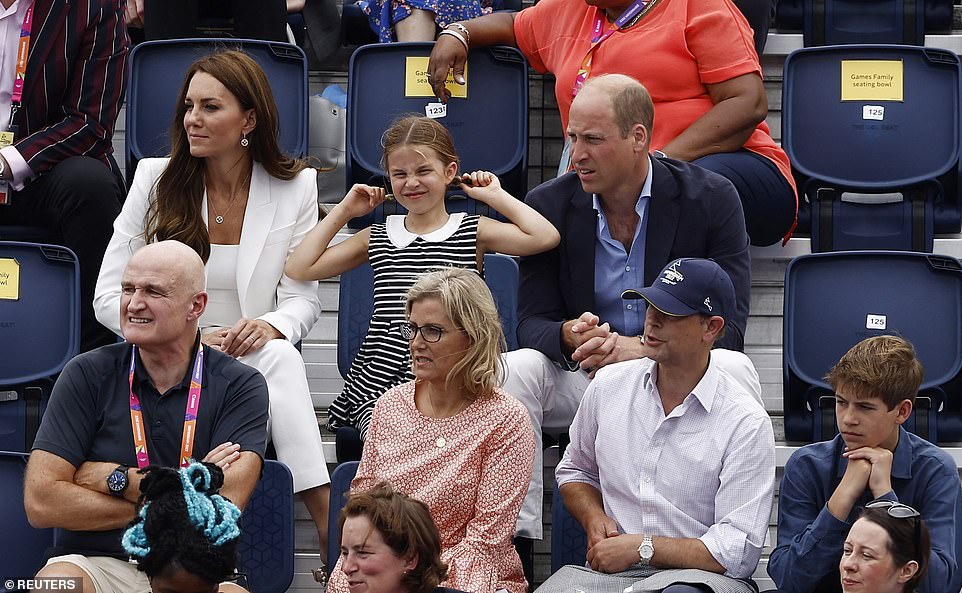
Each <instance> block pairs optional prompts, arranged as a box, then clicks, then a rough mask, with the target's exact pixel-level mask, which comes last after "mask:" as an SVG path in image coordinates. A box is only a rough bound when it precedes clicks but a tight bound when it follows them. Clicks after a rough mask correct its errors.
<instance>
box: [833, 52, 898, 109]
mask: <svg viewBox="0 0 962 593" xmlns="http://www.w3.org/2000/svg"><path fill="white" fill-rule="evenodd" d="M904 86H905V78H904V77H903V76H902V60H842V101H902V100H903V99H902V92H903V87H904Z"/></svg>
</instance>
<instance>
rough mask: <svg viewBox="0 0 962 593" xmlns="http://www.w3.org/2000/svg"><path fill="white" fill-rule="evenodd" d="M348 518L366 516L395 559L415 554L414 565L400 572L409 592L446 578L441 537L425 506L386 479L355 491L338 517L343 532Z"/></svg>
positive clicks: (425, 590) (423, 591)
mask: <svg viewBox="0 0 962 593" xmlns="http://www.w3.org/2000/svg"><path fill="white" fill-rule="evenodd" d="M348 517H367V520H368V521H370V522H371V525H372V526H373V527H374V529H376V530H377V532H378V533H380V534H381V539H383V540H384V543H385V544H387V546H388V547H389V548H391V550H392V551H393V552H394V554H395V555H396V556H397V557H399V558H410V557H413V556H415V555H416V556H417V559H418V562H417V566H415V567H414V568H413V569H411V570H410V571H409V572H408V573H406V574H405V575H404V578H403V579H402V584H403V585H404V586H405V587H406V588H407V590H408V592H409V593H430V592H431V591H433V590H434V589H435V587H437V586H439V585H440V584H441V582H442V581H444V580H445V579H447V578H448V566H447V564H445V563H444V562H442V561H441V536H440V535H439V534H438V526H437V524H435V522H434V519H433V518H432V517H431V511H429V510H428V505H426V504H424V503H423V502H421V501H420V500H417V499H416V498H411V497H410V496H407V495H406V494H401V493H400V492H397V491H395V490H394V488H393V487H392V486H391V485H390V484H388V483H387V482H380V483H379V484H377V485H376V486H375V487H374V488H373V489H372V490H369V491H367V492H355V493H353V494H351V497H350V498H349V499H348V500H347V504H346V505H345V506H344V510H342V511H341V515H340V517H339V518H338V525H339V527H340V529H341V531H342V532H343V530H344V521H345V520H346V519H347V518H348Z"/></svg>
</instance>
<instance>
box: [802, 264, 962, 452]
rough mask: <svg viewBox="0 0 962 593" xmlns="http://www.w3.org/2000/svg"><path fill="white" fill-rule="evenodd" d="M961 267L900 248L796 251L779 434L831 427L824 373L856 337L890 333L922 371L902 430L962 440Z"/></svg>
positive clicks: (827, 434)
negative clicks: (907, 345)
mask: <svg viewBox="0 0 962 593" xmlns="http://www.w3.org/2000/svg"><path fill="white" fill-rule="evenodd" d="M960 327H962V265H960V263H959V261H958V260H956V259H955V258H951V257H946V256H941V255H930V254H920V253H907V252H882V251H861V252H836V253H821V254H812V255H805V256H800V257H797V258H795V259H794V260H793V261H792V262H791V263H790V264H789V265H788V269H787V270H786V272H785V309H784V332H783V341H784V344H783V357H784V364H783V369H784V377H783V397H784V406H785V408H784V410H785V437H786V438H787V439H788V440H790V441H803V442H809V441H820V440H827V439H830V438H832V437H834V436H835V434H837V430H836V423H835V399H834V394H833V392H832V389H831V387H830V386H829V385H828V383H827V382H826V381H825V379H824V377H825V374H826V373H828V371H829V369H830V368H831V367H832V366H833V365H834V364H835V363H836V362H837V361H838V359H839V358H840V357H841V356H842V355H843V354H845V352H846V351H847V350H848V349H849V348H851V347H852V346H854V345H855V344H856V343H857V342H859V341H860V340H863V339H865V338H867V337H871V336H875V335H882V334H894V335H899V336H902V337H903V338H905V339H906V340H908V341H909V342H911V343H912V344H913V345H914V346H915V350H916V353H917V355H918V357H919V360H921V361H922V365H923V367H924V368H925V377H924V379H923V382H922V385H921V388H920V390H919V395H918V397H917V399H916V405H915V411H914V412H913V414H912V417H910V418H909V420H908V422H906V424H905V428H906V429H907V430H910V431H912V432H915V433H916V434H918V435H920V436H922V437H924V438H927V439H928V440H930V441H932V442H955V441H959V440H962V387H960V382H962V332H960V331H959V328H960Z"/></svg>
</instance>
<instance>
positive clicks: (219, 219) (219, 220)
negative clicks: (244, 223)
mask: <svg viewBox="0 0 962 593" xmlns="http://www.w3.org/2000/svg"><path fill="white" fill-rule="evenodd" d="M253 172H254V168H253V167H251V170H250V171H248V172H247V177H246V178H244V181H242V182H241V183H240V185H238V186H237V187H235V188H234V192H233V193H232V194H231V197H230V202H229V203H228V204H227V210H225V211H224V213H223V214H218V213H217V208H215V207H214V200H211V199H210V196H208V198H207V201H208V202H210V209H211V210H213V211H214V222H216V223H217V224H224V217H225V216H227V215H228V214H230V210H231V208H233V207H234V202H236V201H237V191H238V190H239V189H240V188H242V187H244V185H246V184H247V182H248V181H250V180H251V174H252V173H253Z"/></svg>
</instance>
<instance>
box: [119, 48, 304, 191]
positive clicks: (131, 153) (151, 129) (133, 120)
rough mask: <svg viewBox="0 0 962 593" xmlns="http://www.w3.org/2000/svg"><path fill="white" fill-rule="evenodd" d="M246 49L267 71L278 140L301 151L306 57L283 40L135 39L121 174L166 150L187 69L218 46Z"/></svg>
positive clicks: (300, 153)
mask: <svg viewBox="0 0 962 593" xmlns="http://www.w3.org/2000/svg"><path fill="white" fill-rule="evenodd" d="M225 47H226V48H239V49H243V50H244V51H245V52H247V53H249V54H250V55H251V57H253V58H254V59H255V60H256V61H257V63H258V64H260V66H261V67H262V68H263V69H264V72H266V73H267V77H268V79H269V80H270V84H271V90H272V92H273V94H274V101H275V102H276V103H277V108H278V109H277V110H278V122H279V139H278V141H279V143H280V146H281V150H283V151H284V152H286V153H288V154H290V155H291V156H297V157H300V156H304V155H306V154H307V57H306V56H305V55H304V51H303V50H302V49H301V48H299V47H297V46H295V45H290V44H288V43H276V42H269V41H257V40H250V39H173V40H165V41H149V42H146V43H140V44H138V45H137V46H136V47H134V49H133V50H131V52H130V58H129V62H130V72H131V76H130V87H129V88H128V89H127V155H126V158H127V179H128V181H132V180H133V178H134V170H136V168H137V162H138V161H139V160H140V159H142V158H147V157H161V156H167V155H168V154H170V127H171V125H178V126H179V125H181V123H180V122H176V123H174V122H173V119H174V114H175V113H176V107H177V98H178V93H179V92H180V88H181V85H182V84H183V80H184V73H186V72H187V68H188V67H189V66H190V65H191V64H192V63H193V62H194V61H195V60H196V59H198V58H200V57H202V56H205V55H207V54H210V53H213V52H215V51H217V50H219V49H224V48H225Z"/></svg>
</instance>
